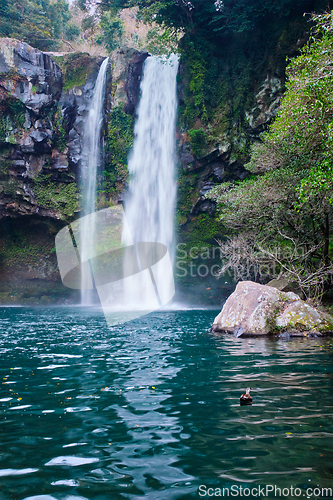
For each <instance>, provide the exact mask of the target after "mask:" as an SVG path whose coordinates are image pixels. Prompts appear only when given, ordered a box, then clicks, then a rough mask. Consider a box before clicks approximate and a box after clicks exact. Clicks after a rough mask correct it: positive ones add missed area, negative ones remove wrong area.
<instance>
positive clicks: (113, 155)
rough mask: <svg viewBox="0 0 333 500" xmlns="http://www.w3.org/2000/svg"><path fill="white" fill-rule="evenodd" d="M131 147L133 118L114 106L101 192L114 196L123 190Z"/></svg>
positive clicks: (121, 107)
mask: <svg viewBox="0 0 333 500" xmlns="http://www.w3.org/2000/svg"><path fill="white" fill-rule="evenodd" d="M132 146H133V118H132V117H131V116H130V115H128V114H127V113H125V112H124V109H123V105H119V106H115V107H114V108H113V109H112V112H111V114H110V116H109V126H108V136H107V140H106V148H105V151H106V165H105V171H104V180H103V191H104V192H105V193H106V194H108V195H114V194H116V192H120V191H121V190H122V189H123V186H124V183H125V181H126V179H127V177H128V168H127V158H128V154H129V151H130V149H131V148H132Z"/></svg>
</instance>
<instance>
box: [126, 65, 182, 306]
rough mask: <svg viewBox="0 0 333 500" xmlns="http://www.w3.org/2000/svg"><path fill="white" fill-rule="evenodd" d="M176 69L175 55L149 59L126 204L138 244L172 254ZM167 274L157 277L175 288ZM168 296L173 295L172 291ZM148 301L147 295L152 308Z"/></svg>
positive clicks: (130, 159)
mask: <svg viewBox="0 0 333 500" xmlns="http://www.w3.org/2000/svg"><path fill="white" fill-rule="evenodd" d="M177 71H178V57H177V56H176V55H172V56H171V57H170V58H169V59H165V58H158V57H148V58H147V59H146V61H145V64H144V69H143V78H142V82H141V98H140V102H139V106H138V110H137V122H136V125H135V128H134V134H135V139H134V146H133V150H132V153H131V156H130V158H129V172H130V175H131V180H130V185H129V192H128V195H127V198H126V200H125V214H126V219H127V223H128V228H129V231H130V234H131V237H132V240H133V241H134V243H137V242H159V243H163V244H164V245H166V246H167V248H168V250H169V253H170V255H173V253H174V252H173V246H174V215H175V200H176V180H175V163H176V162H175V160H176V154H175V124H176V112H177V96H176V77H177ZM123 241H124V243H128V244H129V243H130V238H129V237H128V235H126V234H123ZM168 271H169V270H166V274H165V276H164V275H163V270H162V271H160V276H159V277H158V281H159V283H164V286H165V287H171V286H173V281H172V283H171V282H170V279H169V274H168V275H167V273H168ZM165 292H166V295H168V291H167V290H165ZM162 295H163V291H162ZM125 296H126V301H127V303H128V304H129V303H130V302H131V288H130V287H128V289H127V290H125ZM171 296H172V294H171ZM133 299H134V296H133ZM155 300H156V298H155ZM149 301H150V299H149V297H147V300H146V308H147V309H149V308H150V304H149Z"/></svg>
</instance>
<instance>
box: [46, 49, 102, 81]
mask: <svg viewBox="0 0 333 500" xmlns="http://www.w3.org/2000/svg"><path fill="white" fill-rule="evenodd" d="M54 59H55V60H56V62H57V64H58V65H59V66H60V67H61V69H62V72H63V79H64V87H63V88H64V90H68V89H71V88H73V87H80V86H81V85H84V84H85V82H86V80H87V79H88V78H89V76H90V75H91V74H92V73H93V72H94V71H96V61H95V59H94V58H93V57H91V56H90V55H89V54H87V53H86V52H75V53H73V54H68V55H65V56H63V57H54Z"/></svg>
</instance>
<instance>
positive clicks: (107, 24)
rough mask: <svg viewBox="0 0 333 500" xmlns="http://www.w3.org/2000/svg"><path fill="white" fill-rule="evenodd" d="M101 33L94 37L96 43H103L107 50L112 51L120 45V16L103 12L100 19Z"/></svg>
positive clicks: (122, 31) (121, 30) (121, 23)
mask: <svg viewBox="0 0 333 500" xmlns="http://www.w3.org/2000/svg"><path fill="white" fill-rule="evenodd" d="M99 25H100V28H101V34H100V35H99V36H98V37H97V38H96V43H98V44H99V45H104V46H105V47H106V49H107V50H108V52H113V51H114V50H115V49H116V48H117V47H119V46H120V44H121V41H122V37H123V34H124V27H123V22H122V20H121V19H120V17H117V16H113V15H112V14H111V13H105V14H103V15H102V17H101V20H100V23H99Z"/></svg>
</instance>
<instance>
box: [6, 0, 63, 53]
mask: <svg viewBox="0 0 333 500" xmlns="http://www.w3.org/2000/svg"><path fill="white" fill-rule="evenodd" d="M70 19H71V14H70V11H69V7H68V3H67V2H66V0H54V1H52V2H51V1H50V0H0V36H5V37H11V38H17V39H18V40H22V41H24V42H27V43H29V44H30V45H32V46H34V47H36V48H39V49H41V50H48V49H50V48H54V47H56V46H57V44H58V42H59V41H60V40H61V38H62V35H63V33H64V32H65V31H66V29H67V27H68V22H69V20H70Z"/></svg>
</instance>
